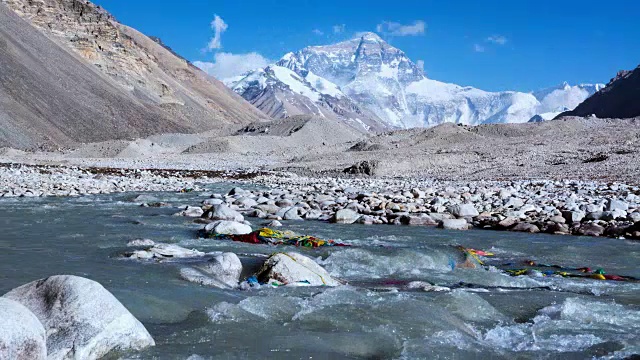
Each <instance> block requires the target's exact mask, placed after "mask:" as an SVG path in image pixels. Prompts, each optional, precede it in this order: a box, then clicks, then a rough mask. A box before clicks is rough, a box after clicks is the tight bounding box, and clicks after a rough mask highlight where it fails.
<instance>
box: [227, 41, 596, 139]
mask: <svg viewBox="0 0 640 360" xmlns="http://www.w3.org/2000/svg"><path fill="white" fill-rule="evenodd" d="M223 81H224V83H225V84H227V86H229V87H230V88H231V89H232V90H233V91H235V92H236V93H238V94H240V95H241V96H242V97H244V98H245V99H246V100H248V101H249V102H251V103H252V104H254V105H255V106H257V107H258V108H260V109H261V110H263V111H264V112H265V113H267V114H268V115H270V116H272V117H275V118H282V117H287V116H292V115H299V114H314V115H318V116H323V117H331V118H336V119H340V120H343V121H346V122H348V123H352V124H362V126H363V127H365V128H367V129H368V130H386V129H408V128H414V127H430V126H435V125H438V124H441V123H444V122H451V123H457V124H464V125H479V124H486V123H524V122H527V121H530V120H532V119H533V118H535V119H536V120H534V121H540V120H547V119H548V118H550V117H551V115H552V114H557V113H560V112H562V111H566V110H572V109H573V108H575V107H576V106H577V105H578V104H580V103H581V102H582V101H584V100H585V99H586V98H588V97H589V96H591V95H592V94H594V93H595V92H597V91H599V90H600V89H602V88H603V87H604V85H603V84H594V85H591V84H582V85H576V86H571V85H569V84H567V83H562V84H560V85H558V86H555V87H551V88H548V89H543V90H539V91H535V92H530V93H524V92H517V91H501V92H489V91H484V90H480V89H477V88H473V87H469V86H459V85H456V84H450V83H445V82H441V81H437V80H433V79H429V78H427V76H426V75H425V73H424V71H423V70H422V68H421V67H420V66H417V65H416V63H414V62H413V61H411V59H409V58H408V57H407V55H406V54H405V53H404V52H403V51H401V50H400V49H397V48H395V47H393V46H391V45H390V44H389V43H387V42H386V41H384V40H383V39H382V38H381V37H380V36H378V35H377V34H375V33H371V32H370V33H364V34H362V35H361V36H358V37H356V38H354V39H350V40H347V41H343V42H339V43H336V44H331V45H324V46H309V47H306V48H304V49H302V50H300V51H297V52H290V53H287V54H286V55H284V56H283V57H282V58H281V59H280V60H279V61H277V62H276V63H275V64H272V65H269V66H267V67H266V68H264V69H256V70H254V71H250V72H248V73H246V74H244V75H242V76H239V77H234V78H231V79H223Z"/></svg>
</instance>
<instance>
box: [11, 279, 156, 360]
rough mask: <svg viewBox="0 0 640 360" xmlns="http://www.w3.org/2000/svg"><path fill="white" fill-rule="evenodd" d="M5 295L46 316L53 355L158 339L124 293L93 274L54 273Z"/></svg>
mask: <svg viewBox="0 0 640 360" xmlns="http://www.w3.org/2000/svg"><path fill="white" fill-rule="evenodd" d="M4 297H5V298H7V299H11V300H14V301H16V302H19V303H20V304H22V305H23V306H25V307H26V308H28V309H29V310H31V312H32V313H33V314H34V315H35V316H36V317H37V318H38V320H40V323H41V324H42V325H43V326H44V328H45V330H46V333H47V335H48V336H47V354H48V355H47V358H48V359H98V358H101V357H104V356H105V355H107V354H108V353H109V352H111V351H113V350H122V351H124V350H141V349H144V348H146V347H149V346H154V345H155V342H154V341H153V338H152V337H151V335H150V334H149V332H148V331H147V330H146V329H145V328H144V326H143V325H142V324H141V323H140V322H139V321H138V320H137V319H136V318H135V317H133V315H131V313H130V312H129V311H128V310H127V309H126V308H125V307H124V306H123V305H122V304H121V303H120V302H119V301H118V299H116V298H115V297H114V296H113V295H112V294H111V293H110V292H109V291H107V290H106V289H105V288H104V287H102V285H100V284H99V283H97V282H95V281H92V280H89V279H85V278H81V277H78V276H70V275H58V276H51V277H48V278H46V279H41V280H37V281H34V282H31V283H29V284H26V285H23V286H20V287H18V288H16V289H13V290H11V291H10V292H8V293H7V294H5V295H4ZM3 320H4V319H3Z"/></svg>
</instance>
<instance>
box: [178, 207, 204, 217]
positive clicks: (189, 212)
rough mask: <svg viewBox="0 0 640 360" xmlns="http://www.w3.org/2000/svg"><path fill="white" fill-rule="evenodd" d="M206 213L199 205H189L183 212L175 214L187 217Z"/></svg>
mask: <svg viewBox="0 0 640 360" xmlns="http://www.w3.org/2000/svg"><path fill="white" fill-rule="evenodd" d="M202 214H204V210H202V208H200V207H198V206H187V207H186V208H185V209H184V210H182V211H181V212H179V213H177V214H175V215H176V216H187V217H201V216H202Z"/></svg>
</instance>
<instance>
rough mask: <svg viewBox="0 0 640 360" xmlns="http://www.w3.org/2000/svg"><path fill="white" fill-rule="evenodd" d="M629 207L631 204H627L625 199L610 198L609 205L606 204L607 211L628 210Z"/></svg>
mask: <svg viewBox="0 0 640 360" xmlns="http://www.w3.org/2000/svg"><path fill="white" fill-rule="evenodd" d="M628 209H629V204H627V203H626V202H624V201H620V200H616V199H609V200H608V201H607V206H606V210H607V211H614V210H622V211H627V210H628Z"/></svg>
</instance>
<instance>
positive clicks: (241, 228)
mask: <svg viewBox="0 0 640 360" xmlns="http://www.w3.org/2000/svg"><path fill="white" fill-rule="evenodd" d="M204 230H205V231H206V232H208V233H212V234H221V235H245V234H249V233H251V232H252V231H253V230H252V229H251V226H249V225H246V224H243V223H239V222H235V221H226V220H218V221H215V222H212V223H211V224H207V225H206V226H205V227H204Z"/></svg>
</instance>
